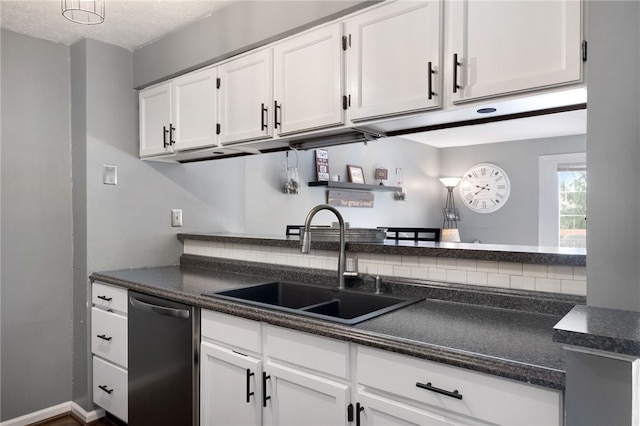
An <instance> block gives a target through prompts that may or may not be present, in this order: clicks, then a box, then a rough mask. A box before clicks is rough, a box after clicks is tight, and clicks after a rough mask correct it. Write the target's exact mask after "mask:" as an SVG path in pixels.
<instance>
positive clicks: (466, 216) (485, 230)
mask: <svg viewBox="0 0 640 426" xmlns="http://www.w3.org/2000/svg"><path fill="white" fill-rule="evenodd" d="M585 151H586V136H585V135H579V136H565V137H558V138H545V139H533V140H523V141H513V142H502V143H493V144H486V145H475V146H464V147H456V148H445V149H442V150H440V159H441V168H442V175H443V176H462V175H463V174H464V172H466V171H467V170H468V169H469V168H470V167H471V166H473V165H475V164H478V163H484V162H490V163H495V164H497V165H498V166H500V167H502V168H503V169H504V171H505V172H506V173H507V175H508V176H509V180H510V181H511V194H510V196H509V200H508V202H507V203H506V204H505V205H504V207H502V208H500V210H497V211H495V212H493V213H491V214H483V213H476V212H473V211H472V210H470V209H468V208H466V207H465V206H464V205H463V204H464V203H462V201H461V199H460V196H459V192H458V187H456V188H455V190H454V196H455V198H456V199H455V202H456V206H457V207H458V209H459V210H460V219H461V220H460V222H459V223H458V227H459V229H460V238H461V240H462V241H465V242H473V241H475V240H476V239H478V240H480V241H481V242H483V243H495V244H524V245H538V211H539V202H538V187H539V171H538V159H539V157H540V156H541V155H551V154H564V153H574V152H585ZM589 190H591V188H589Z"/></svg>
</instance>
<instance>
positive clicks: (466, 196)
mask: <svg viewBox="0 0 640 426" xmlns="http://www.w3.org/2000/svg"><path fill="white" fill-rule="evenodd" d="M464 198H466V199H467V200H471V199H472V198H473V194H472V193H468V194H467V195H465V196H464Z"/></svg>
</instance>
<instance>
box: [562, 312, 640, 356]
mask: <svg viewBox="0 0 640 426" xmlns="http://www.w3.org/2000/svg"><path fill="white" fill-rule="evenodd" d="M553 340H554V341H555V342H558V343H563V344H566V345H572V346H581V347H583V348H586V349H595V350H601V351H607V352H614V353H617V354H622V355H629V356H632V357H640V312H631V311H621V310H617V309H607V308H598V307H593V306H585V305H578V306H575V307H574V308H573V309H572V310H571V311H570V312H569V313H568V314H567V315H566V316H565V317H564V318H562V320H561V321H560V322H558V324H556V326H555V327H554V332H553Z"/></svg>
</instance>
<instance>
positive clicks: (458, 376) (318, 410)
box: [200, 310, 564, 426]
mask: <svg viewBox="0 0 640 426" xmlns="http://www.w3.org/2000/svg"><path fill="white" fill-rule="evenodd" d="M201 359H202V364H201V376H200V379H201V380H200V390H201V395H200V411H201V426H214V425H260V424H264V425H274V426H275V425H296V426H302V425H310V426H313V425H318V426H320V425H323V426H324V425H332V426H333V425H354V426H355V425H358V426H359V425H363V426H365V425H366V426H383V425H384V426H389V425H421V426H432V425H437V426H444V425H447V426H452V425H459V426H463V425H509V426H515V425H545V426H554V425H557V426H560V425H562V424H563V423H564V414H563V403H562V399H563V395H562V392H561V391H556V390H552V389H547V388H543V387H539V386H534V385H530V384H526V383H522V382H518V381H514V380H509V379H504V378H501V377H497V376H492V375H488V374H484V373H479V372H475V371H471V370H467V369H463V368H458V367H452V366H448V365H444V364H440V363H436V362H431V361H427V360H423V359H419V358H414V357H411V356H405V355H400V354H397V353H393V352H388V351H384V350H379V349H374V348H371V347H367V346H360V345H356V344H352V343H348V342H344V341H340V340H335V339H331V338H326V337H322V336H318V335H315V334H310V333H304V332H300V331H295V330H291V329H287V328H282V327H277V326H273V325H270V324H265V323H260V322H258V321H252V320H248V319H244V318H239V317H234V316H232V315H226V314H220V313H217V312H211V311H206V310H203V311H202V343H201Z"/></svg>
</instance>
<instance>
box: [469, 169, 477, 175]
mask: <svg viewBox="0 0 640 426" xmlns="http://www.w3.org/2000/svg"><path fill="white" fill-rule="evenodd" d="M471 174H472V175H473V177H478V172H476V171H475V170H474V171H473V172H471ZM469 177H471V176H469Z"/></svg>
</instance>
